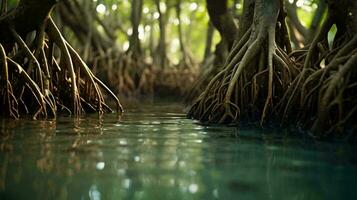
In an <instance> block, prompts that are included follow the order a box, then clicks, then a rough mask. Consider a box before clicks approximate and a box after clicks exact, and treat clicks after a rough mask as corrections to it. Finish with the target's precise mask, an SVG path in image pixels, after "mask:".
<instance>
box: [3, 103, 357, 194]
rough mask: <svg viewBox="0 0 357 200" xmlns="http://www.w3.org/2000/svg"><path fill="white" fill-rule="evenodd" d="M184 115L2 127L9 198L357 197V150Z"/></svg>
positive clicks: (156, 111) (142, 110) (170, 108)
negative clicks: (205, 122) (213, 123)
mask: <svg viewBox="0 0 357 200" xmlns="http://www.w3.org/2000/svg"><path fill="white" fill-rule="evenodd" d="M182 110H183V109H182V107H181V106H180V105H177V104H168V103H156V104H153V105H150V104H146V105H142V106H140V107H139V108H137V109H128V110H127V111H126V114H125V117H124V118H123V119H121V120H119V119H118V118H117V116H116V115H115V114H109V115H105V116H104V118H103V119H99V118H98V117H97V116H96V115H93V116H87V117H85V118H82V119H73V118H66V117H60V118H58V119H57V123H55V122H53V121H32V120H18V121H9V120H4V119H2V120H1V119H0V131H1V134H2V137H1V143H0V166H1V168H0V199H79V200H82V199H93V200H99V199H153V200H155V199H165V200H166V199H357V194H356V188H357V186H356V184H355V183H356V180H357V154H356V152H357V151H356V147H354V146H349V145H346V144H331V143H324V142H308V141H307V140H303V139H296V137H288V138H286V137H281V135H284V134H286V133H279V132H274V131H269V132H264V131H260V130H250V129H242V130H238V129H237V128H229V127H206V126H202V125H199V124H197V122H195V121H192V120H188V119H185V115H184V113H183V111H182Z"/></svg>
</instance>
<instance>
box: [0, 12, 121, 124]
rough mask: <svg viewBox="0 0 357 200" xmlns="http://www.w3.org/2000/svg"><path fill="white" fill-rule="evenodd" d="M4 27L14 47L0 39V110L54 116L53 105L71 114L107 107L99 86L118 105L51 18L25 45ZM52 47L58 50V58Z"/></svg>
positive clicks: (35, 115)
mask: <svg viewBox="0 0 357 200" xmlns="http://www.w3.org/2000/svg"><path fill="white" fill-rule="evenodd" d="M9 30H10V33H11V36H12V38H13V39H14V41H15V42H16V43H17V46H18V48H16V49H14V50H12V51H9V50H5V49H4V47H3V46H2V45H1V44H0V55H1V57H0V59H1V60H0V67H1V81H2V82H3V85H2V86H1V88H0V90H1V94H2V97H3V102H2V110H4V113H6V114H7V115H8V116H11V117H14V118H17V117H19V116H20V114H22V113H25V114H33V117H34V118H37V117H38V116H43V117H47V116H48V115H50V116H55V115H56V112H57V106H59V107H60V110H66V111H68V112H69V113H70V114H75V115H79V114H81V113H83V112H99V113H103V112H105V111H110V110H111V109H110V108H109V107H108V106H107V105H106V104H105V102H104V98H103V95H102V92H101V90H100V88H103V89H104V90H106V91H107V92H108V94H109V95H111V96H112V97H113V98H114V100H115V101H116V103H117V110H118V111H119V112H122V111H123V110H122V107H121V105H120V102H119V100H118V99H117V97H116V96H115V95H114V94H113V93H112V92H111V91H110V90H109V89H108V88H107V87H106V86H105V85H104V84H103V83H102V82H101V81H100V80H99V79H97V78H96V77H95V76H94V75H93V73H92V72H91V70H90V69H89V68H88V66H87V65H86V64H85V63H84V62H83V61H82V59H81V58H80V56H79V55H78V54H77V53H76V51H75V50H74V49H73V48H72V47H71V46H70V45H69V44H68V43H67V42H66V40H65V39H64V38H63V36H62V35H61V33H60V31H59V30H58V29H57V27H56V25H55V24H54V22H53V21H52V19H49V20H48V22H47V26H46V25H43V26H42V28H41V29H40V30H39V31H37V32H36V38H35V40H34V41H35V42H34V44H33V45H31V46H29V45H27V44H26V43H25V41H24V40H23V39H22V38H21V37H20V36H19V34H18V33H17V32H16V31H15V30H14V29H12V28H9ZM7 52H8V53H7ZM56 53H60V61H59V62H58V61H57V60H56V59H55V54H56ZM7 54H9V55H7ZM23 66H26V68H24V67H23Z"/></svg>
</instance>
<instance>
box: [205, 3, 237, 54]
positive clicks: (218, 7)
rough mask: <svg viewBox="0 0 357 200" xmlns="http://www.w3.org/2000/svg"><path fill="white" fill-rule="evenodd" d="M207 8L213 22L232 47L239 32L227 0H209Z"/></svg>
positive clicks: (229, 46)
mask: <svg viewBox="0 0 357 200" xmlns="http://www.w3.org/2000/svg"><path fill="white" fill-rule="evenodd" d="M207 10H208V14H209V16H210V19H211V21H212V24H213V25H214V26H215V27H216V29H217V30H218V31H219V33H220V34H221V36H222V38H223V40H224V41H225V42H226V43H227V44H228V49H231V47H232V46H233V43H234V41H235V38H236V37H235V36H236V35H237V33H238V28H237V24H236V23H235V22H234V19H233V16H232V14H231V13H230V12H229V9H228V3H227V0H207Z"/></svg>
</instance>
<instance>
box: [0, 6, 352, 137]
mask: <svg viewBox="0 0 357 200" xmlns="http://www.w3.org/2000/svg"><path fill="white" fill-rule="evenodd" d="M0 2H1V15H0V44H1V46H0V47H1V48H0V50H1V57H0V59H1V60H0V66H1V79H0V81H1V82H2V85H1V88H0V90H1V94H2V103H1V113H2V114H5V115H7V116H10V117H15V118H17V117H19V116H20V115H23V114H32V115H33V116H34V117H38V116H43V117H46V116H48V115H50V116H55V114H56V113H57V112H58V111H62V112H66V111H67V112H69V113H76V114H80V113H82V112H84V111H87V112H88V111H99V112H100V113H101V112H103V111H110V110H111V109H110V108H109V107H108V106H107V105H106V104H105V101H104V100H105V96H104V94H102V90H104V91H105V92H106V94H108V95H109V96H111V97H113V98H114V99H115V100H116V102H117V105H118V110H119V111H122V108H121V105H120V102H119V100H118V99H117V98H116V95H114V94H119V95H121V97H124V96H125V97H133V96H135V97H137V98H139V99H140V98H146V97H147V96H153V95H156V96H162V95H164V94H166V95H176V96H178V97H182V96H184V98H182V99H183V100H185V102H186V103H187V104H188V105H192V106H191V108H190V110H189V113H188V116H189V117H190V118H195V119H198V120H200V121H201V122H203V123H209V124H238V123H242V122H244V123H255V122H259V125H260V126H279V127H281V126H291V125H293V126H294V127H299V128H301V129H303V130H305V131H309V132H311V133H312V135H313V136H317V137H329V136H343V137H351V136H352V137H354V136H355V135H354V133H355V132H356V128H357V126H356V124H355V123H354V121H353V119H354V118H355V117H356V113H357V96H356V94H357V93H356V86H357V84H356V80H357V77H356V75H357V74H356V69H357V68H356V65H357V60H356V56H357V34H356V31H357V18H356V17H355V16H356V15H357V3H356V1H355V0H340V1H339V0H327V1H325V0H289V1H287V0H286V1H284V0H244V1H243V0H235V1H233V0H232V1H228V0H206V1H204V0H197V1H194V0H150V1H144V0H131V1H129V0H117V1H114V0H93V1H88V0H61V1H59V2H58V4H57V5H56V7H55V9H54V11H53V12H52V14H51V11H52V9H53V7H54V5H55V4H56V1H54V0H53V1H50V0H31V1H30V0H28V1H25V0H23V1H21V0H20V1H19V2H17V1H7V0H1V1H0ZM11 9H13V10H11ZM40 11H41V12H40ZM32 13H36V14H32ZM50 14H51V17H49V15H50ZM216 30H217V31H216ZM62 35H63V36H64V37H63V36H62ZM97 77H99V78H97ZM106 85H108V86H109V88H108V87H107V86H106ZM112 91H113V92H112ZM143 95H144V96H145V97H143ZM58 108H59V109H58Z"/></svg>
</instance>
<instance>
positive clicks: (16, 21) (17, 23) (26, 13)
mask: <svg viewBox="0 0 357 200" xmlns="http://www.w3.org/2000/svg"><path fill="white" fill-rule="evenodd" d="M56 3H57V1H56V0H21V1H20V2H19V4H18V6H17V7H16V9H15V10H14V11H12V12H10V13H8V14H7V15H5V16H3V17H1V18H0V27H1V28H0V43H2V44H3V45H4V46H5V48H6V49H8V48H12V45H13V42H14V41H12V40H11V38H12V37H11V33H10V30H9V29H8V28H7V27H10V26H11V27H13V28H14V29H15V31H16V32H17V33H18V34H19V35H20V36H21V37H24V36H26V35H27V33H29V32H31V31H34V30H36V29H39V28H40V26H41V25H42V24H43V23H44V21H45V20H46V19H47V18H48V17H49V13H51V11H52V9H53V7H54V5H55V4H56Z"/></svg>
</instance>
